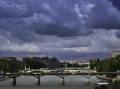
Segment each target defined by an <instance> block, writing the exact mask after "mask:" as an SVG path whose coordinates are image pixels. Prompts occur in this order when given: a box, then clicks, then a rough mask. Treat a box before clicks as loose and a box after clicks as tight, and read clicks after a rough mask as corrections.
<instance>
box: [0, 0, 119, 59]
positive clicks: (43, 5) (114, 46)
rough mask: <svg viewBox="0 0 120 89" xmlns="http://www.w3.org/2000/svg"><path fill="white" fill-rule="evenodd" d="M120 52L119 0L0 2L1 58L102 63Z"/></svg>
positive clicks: (2, 0) (12, 0)
mask: <svg viewBox="0 0 120 89" xmlns="http://www.w3.org/2000/svg"><path fill="white" fill-rule="evenodd" d="M112 50H120V0H0V56H20V57H23V56H44V55H46V54H47V55H48V56H50V57H54V56H56V57H57V58H58V59H60V60H87V59H91V58H101V59H104V58H106V57H109V56H110V53H111V51H112Z"/></svg>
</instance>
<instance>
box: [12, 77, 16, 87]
mask: <svg viewBox="0 0 120 89" xmlns="http://www.w3.org/2000/svg"><path fill="white" fill-rule="evenodd" d="M12 85H14V86H15V85H16V77H15V76H13V77H12Z"/></svg>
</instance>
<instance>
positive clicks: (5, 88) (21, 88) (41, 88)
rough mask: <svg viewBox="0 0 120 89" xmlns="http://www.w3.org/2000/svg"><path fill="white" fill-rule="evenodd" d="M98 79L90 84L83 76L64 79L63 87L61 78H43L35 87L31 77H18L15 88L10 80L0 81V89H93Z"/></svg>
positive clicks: (116, 87) (114, 88)
mask: <svg viewBox="0 0 120 89" xmlns="http://www.w3.org/2000/svg"><path fill="white" fill-rule="evenodd" d="M97 80H98V78H96V77H95V76H93V77H90V84H87V79H86V78H85V77H83V76H80V75H79V76H73V75H71V76H67V77H65V85H62V84H61V78H60V77H58V76H43V77H41V84H40V85H36V78H34V77H32V76H20V77H18V78H17V83H16V86H12V85H11V82H12V80H11V79H8V80H4V81H0V89H94V87H95V86H96V84H95V83H96V81H97ZM107 89H120V85H119V84H110V85H109V87H108V88H107Z"/></svg>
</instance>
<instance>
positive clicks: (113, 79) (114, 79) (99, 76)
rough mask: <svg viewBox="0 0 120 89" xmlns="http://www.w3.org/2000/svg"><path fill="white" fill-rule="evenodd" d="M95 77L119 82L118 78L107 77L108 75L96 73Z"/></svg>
mask: <svg viewBox="0 0 120 89" xmlns="http://www.w3.org/2000/svg"><path fill="white" fill-rule="evenodd" d="M96 77H98V78H99V79H104V80H107V81H110V82H112V83H116V82H117V83H118V82H119V83H120V78H109V77H105V76H101V75H96Z"/></svg>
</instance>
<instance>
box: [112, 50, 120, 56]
mask: <svg viewBox="0 0 120 89" xmlns="http://www.w3.org/2000/svg"><path fill="white" fill-rule="evenodd" d="M117 55H120V51H117V50H115V51H112V53H111V57H116V56H117Z"/></svg>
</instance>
